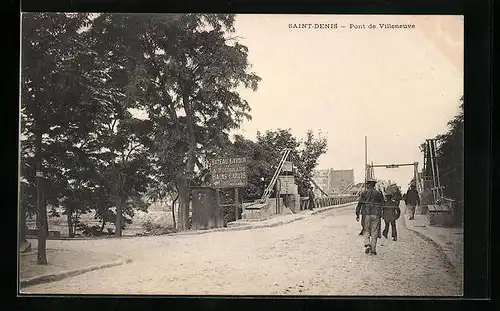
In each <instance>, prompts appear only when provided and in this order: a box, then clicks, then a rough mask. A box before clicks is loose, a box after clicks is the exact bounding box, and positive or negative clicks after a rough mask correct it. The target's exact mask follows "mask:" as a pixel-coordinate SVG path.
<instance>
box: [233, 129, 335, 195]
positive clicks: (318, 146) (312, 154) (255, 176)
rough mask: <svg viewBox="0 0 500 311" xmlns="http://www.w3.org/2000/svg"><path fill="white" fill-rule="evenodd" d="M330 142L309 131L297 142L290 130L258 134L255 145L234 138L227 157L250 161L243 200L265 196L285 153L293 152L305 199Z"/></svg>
mask: <svg viewBox="0 0 500 311" xmlns="http://www.w3.org/2000/svg"><path fill="white" fill-rule="evenodd" d="M326 148H327V141H326V139H325V138H323V137H321V136H319V137H315V135H314V133H313V132H312V131H311V130H309V131H308V132H307V134H306V138H305V139H304V140H300V139H297V138H296V137H294V136H293V135H292V133H291V132H290V129H287V130H284V129H277V130H268V131H266V132H265V133H264V134H262V133H260V132H258V133H257V139H256V141H255V142H253V141H251V140H249V139H245V138H243V137H242V136H238V135H237V136H235V141H234V143H233V145H232V146H231V149H230V150H229V151H228V153H227V154H228V155H232V156H244V157H247V159H248V161H249V164H248V168H247V169H248V174H247V176H248V186H247V187H246V188H245V190H244V193H243V198H244V199H245V200H255V199H258V198H260V197H261V196H262V194H263V192H264V190H265V188H266V187H267V185H268V184H269V183H270V181H271V178H272V177H273V175H274V172H275V170H276V168H277V166H278V164H279V161H280V159H281V156H282V152H283V150H284V149H292V152H291V154H292V157H293V158H294V160H293V162H294V165H295V166H296V167H297V169H296V172H295V181H296V183H297V185H298V188H299V194H301V195H302V196H305V195H306V193H307V189H309V187H310V186H311V182H310V180H311V177H312V171H313V170H314V168H315V167H316V166H317V163H318V159H319V157H320V156H321V155H322V154H324V153H325V152H326Z"/></svg>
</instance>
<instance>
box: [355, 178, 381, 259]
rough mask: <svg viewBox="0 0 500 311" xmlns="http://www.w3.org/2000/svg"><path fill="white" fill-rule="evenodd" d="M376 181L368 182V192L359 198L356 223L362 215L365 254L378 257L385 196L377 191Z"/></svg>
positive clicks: (369, 180) (370, 180)
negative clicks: (378, 242) (378, 240)
mask: <svg viewBox="0 0 500 311" xmlns="http://www.w3.org/2000/svg"><path fill="white" fill-rule="evenodd" d="M376 183H377V181H376V180H375V179H368V180H367V181H366V190H365V191H363V192H362V193H361V195H360V197H359V201H358V206H356V221H359V215H360V214H361V215H362V218H363V219H362V226H363V230H362V231H363V236H364V246H365V253H366V254H372V255H377V238H379V237H380V222H381V220H380V219H381V216H382V208H383V206H384V196H383V194H382V193H381V192H380V191H378V190H376V189H375V184H376Z"/></svg>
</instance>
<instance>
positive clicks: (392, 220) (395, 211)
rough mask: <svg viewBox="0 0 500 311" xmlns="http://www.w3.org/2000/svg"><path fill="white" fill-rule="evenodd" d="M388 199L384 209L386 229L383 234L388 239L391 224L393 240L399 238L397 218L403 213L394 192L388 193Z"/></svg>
mask: <svg viewBox="0 0 500 311" xmlns="http://www.w3.org/2000/svg"><path fill="white" fill-rule="evenodd" d="M386 199H387V201H386V202H385V204H384V209H383V212H382V218H383V219H384V222H385V227H384V231H383V232H382V235H383V236H384V237H385V238H386V239H387V235H388V233H389V225H390V226H391V227H392V230H391V233H392V240H393V241H396V240H397V239H398V230H397V229H396V220H397V219H398V218H399V216H400V215H401V209H400V208H399V205H398V202H399V200H396V197H395V196H393V194H387V195H386Z"/></svg>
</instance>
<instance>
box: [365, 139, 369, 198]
mask: <svg viewBox="0 0 500 311" xmlns="http://www.w3.org/2000/svg"><path fill="white" fill-rule="evenodd" d="M367 174H368V142H367V138H366V135H365V184H364V188H365V190H366V178H367V176H366V175H367Z"/></svg>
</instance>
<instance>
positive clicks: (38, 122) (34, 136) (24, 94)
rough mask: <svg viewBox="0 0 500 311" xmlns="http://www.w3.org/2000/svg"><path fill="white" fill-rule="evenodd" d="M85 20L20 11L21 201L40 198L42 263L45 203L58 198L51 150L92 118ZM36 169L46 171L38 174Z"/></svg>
mask: <svg viewBox="0 0 500 311" xmlns="http://www.w3.org/2000/svg"><path fill="white" fill-rule="evenodd" d="M86 22H87V15H86V14H56V13H30V14H23V16H22V60H21V68H22V74H21V78H22V81H21V156H22V160H21V162H22V168H21V174H22V179H23V183H22V191H23V194H28V196H26V197H24V198H22V199H26V201H24V200H22V202H21V206H22V207H27V208H29V207H30V206H33V205H34V204H33V203H34V202H33V201H35V202H36V204H35V205H36V207H37V223H38V229H39V230H38V253H37V254H38V259H37V262H38V264H47V257H46V253H45V248H46V234H47V210H46V203H47V200H52V202H51V203H53V204H57V202H56V199H57V197H58V195H57V194H56V193H55V191H56V190H55V189H57V179H56V178H55V177H56V176H57V175H58V174H57V167H55V166H54V165H53V163H56V162H57V161H52V160H53V159H51V158H50V155H51V154H54V152H52V151H53V149H54V148H56V149H57V148H58V145H59V144H60V143H61V142H62V143H64V141H66V140H68V139H74V140H78V137H81V134H82V133H83V132H84V131H85V129H86V128H87V125H88V124H91V122H89V119H88V118H89V117H90V118H91V115H92V114H91V113H90V111H91V109H90V110H89V105H86V103H87V102H86V101H85V100H84V98H86V96H88V95H89V92H88V88H86V85H87V77H86V76H85V75H83V74H82V67H81V66H80V65H79V63H80V60H82V59H84V58H86V57H87V58H88V57H89V54H88V50H87V49H85V44H84V42H83V40H82V37H81V34H80V33H79V30H80V29H81V28H82V26H84V25H85V23H86ZM89 115H90V116H89ZM36 172H40V173H42V174H44V175H45V176H44V177H40V176H39V177H37V176H36V174H35V173H36ZM37 174H38V173H37ZM35 189H36V190H35ZM22 213H23V214H24V211H22Z"/></svg>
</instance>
